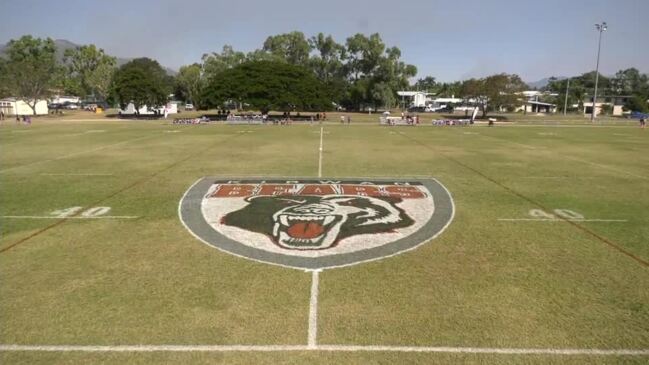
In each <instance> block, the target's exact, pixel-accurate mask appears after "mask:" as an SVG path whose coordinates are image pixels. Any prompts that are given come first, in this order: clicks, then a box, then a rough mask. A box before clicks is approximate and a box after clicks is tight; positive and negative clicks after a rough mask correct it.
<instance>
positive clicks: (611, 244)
mask: <svg viewBox="0 0 649 365" xmlns="http://www.w3.org/2000/svg"><path fill="white" fill-rule="evenodd" d="M399 134H400V135H401V136H402V137H403V138H406V139H408V140H410V141H412V142H414V143H416V144H418V145H420V146H422V147H424V148H426V149H429V150H431V151H434V152H436V153H439V154H441V155H442V156H444V157H445V158H447V159H448V160H450V161H452V162H454V163H456V164H458V165H460V166H462V167H464V168H465V169H467V170H469V171H472V172H473V173H475V174H476V175H478V176H480V177H482V178H484V179H485V180H487V181H490V182H492V183H494V184H496V185H498V186H500V187H501V188H503V189H505V190H507V191H508V192H509V193H511V194H513V195H515V196H517V197H519V198H521V199H523V200H525V201H527V202H529V203H531V204H532V205H535V206H537V207H539V208H541V209H543V210H545V211H549V210H550V209H549V208H547V207H545V206H544V205H543V204H541V203H539V202H537V201H535V200H534V199H532V198H529V197H527V196H525V195H523V194H521V193H519V192H518V191H516V190H514V189H512V188H510V187H508V186H506V185H504V184H502V183H500V182H499V181H497V180H495V179H493V178H491V177H490V176H487V175H485V174H484V173H483V172H482V171H480V170H478V169H475V168H473V167H471V166H469V165H467V164H465V163H463V162H460V161H459V160H457V159H455V158H453V157H451V156H449V155H447V154H446V153H444V152H442V151H438V150H436V149H435V148H433V147H430V146H429V145H427V144H425V143H424V142H421V141H419V140H417V139H415V138H412V137H410V136H408V135H406V134H404V133H399ZM493 138H496V137H493ZM559 219H561V220H562V221H564V222H566V223H568V224H570V225H572V226H573V227H575V228H577V229H579V230H581V231H583V232H585V233H587V234H589V235H591V236H593V237H595V238H596V239H597V240H599V241H601V242H603V243H605V244H607V245H608V246H609V247H611V248H613V249H615V250H617V251H618V252H620V253H622V254H624V255H626V256H628V257H630V258H631V259H633V260H634V261H636V262H637V263H639V264H640V265H642V266H644V267H647V268H649V261H647V260H645V259H643V258H641V257H638V256H636V255H635V254H633V253H631V252H629V251H627V250H625V249H624V248H622V246H621V245H619V244H617V243H615V242H613V241H611V240H609V239H608V238H606V237H604V236H601V235H599V234H597V233H595V232H593V231H592V230H590V229H588V228H586V227H584V226H582V225H580V224H577V223H575V222H574V221H571V220H569V219H565V218H563V217H559Z"/></svg>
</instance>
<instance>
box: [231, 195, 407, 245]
mask: <svg viewBox="0 0 649 365" xmlns="http://www.w3.org/2000/svg"><path fill="white" fill-rule="evenodd" d="M401 201H402V199H401V198H397V197H369V196H351V195H349V196H348V195H324V196H309V195H303V196H290V197H288V196H253V197H248V198H246V202H247V203H248V205H246V206H245V207H243V208H241V209H239V210H237V211H234V212H231V213H229V214H227V215H226V216H224V217H223V219H222V221H221V223H222V224H226V225H229V226H234V227H238V228H241V229H245V230H248V231H253V232H257V233H261V234H265V235H266V236H268V237H269V238H270V239H271V240H272V241H273V243H275V244H276V245H278V246H279V247H282V248H284V249H289V250H325V249H328V248H331V247H335V246H336V245H337V244H338V243H339V242H340V241H341V240H343V239H345V238H347V237H350V236H354V235H358V234H376V233H386V232H393V231H394V230H396V229H399V228H404V227H409V226H411V225H412V224H414V221H413V219H412V218H410V217H409V216H408V215H407V214H406V212H405V211H404V210H403V209H401V208H399V206H398V205H397V204H398V203H400V202H401Z"/></svg>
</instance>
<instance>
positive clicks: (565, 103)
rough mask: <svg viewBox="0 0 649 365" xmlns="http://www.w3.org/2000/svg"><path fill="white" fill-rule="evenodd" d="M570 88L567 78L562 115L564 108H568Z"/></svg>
mask: <svg viewBox="0 0 649 365" xmlns="http://www.w3.org/2000/svg"><path fill="white" fill-rule="evenodd" d="M569 89H570V78H568V83H567V84H566V98H565V101H564V102H563V115H566V110H568V90H569Z"/></svg>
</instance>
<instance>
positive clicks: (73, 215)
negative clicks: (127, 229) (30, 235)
mask: <svg viewBox="0 0 649 365" xmlns="http://www.w3.org/2000/svg"><path fill="white" fill-rule="evenodd" d="M110 209H111V208H110V207H91V208H87V209H85V210H84V208H83V207H70V208H65V209H59V210H55V211H53V212H51V213H50V215H44V216H41V215H5V216H2V217H0V218H7V219H135V218H139V217H138V216H132V215H106V214H108V212H110Z"/></svg>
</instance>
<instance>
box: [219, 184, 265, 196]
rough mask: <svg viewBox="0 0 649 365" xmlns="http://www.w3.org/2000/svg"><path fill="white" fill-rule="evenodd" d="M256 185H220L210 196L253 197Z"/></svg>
mask: <svg viewBox="0 0 649 365" xmlns="http://www.w3.org/2000/svg"><path fill="white" fill-rule="evenodd" d="M254 191H255V185H240V184H236V185H235V184H232V185H230V184H228V185H219V187H218V188H217V189H216V190H215V191H214V192H213V193H212V195H210V198H213V197H219V198H238V197H246V196H250V195H253V193H254Z"/></svg>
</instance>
